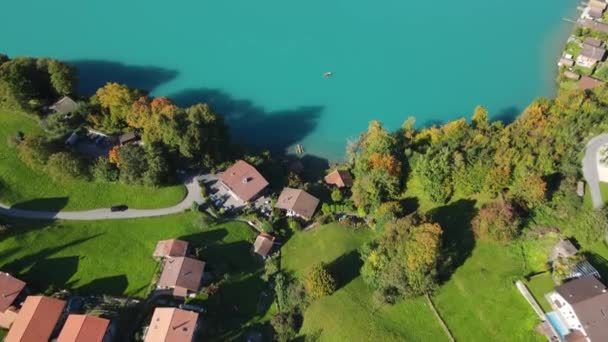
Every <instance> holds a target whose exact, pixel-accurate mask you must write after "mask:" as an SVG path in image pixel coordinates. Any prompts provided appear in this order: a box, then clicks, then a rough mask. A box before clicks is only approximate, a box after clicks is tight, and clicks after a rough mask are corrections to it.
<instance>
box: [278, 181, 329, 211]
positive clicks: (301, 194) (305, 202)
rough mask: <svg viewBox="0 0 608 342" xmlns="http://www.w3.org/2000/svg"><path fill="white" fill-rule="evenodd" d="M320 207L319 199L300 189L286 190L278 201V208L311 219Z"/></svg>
mask: <svg viewBox="0 0 608 342" xmlns="http://www.w3.org/2000/svg"><path fill="white" fill-rule="evenodd" d="M317 205H319V199H318V198H316V197H314V196H313V195H311V194H309V193H308V192H306V191H304V190H300V189H293V188H285V189H283V191H282V192H281V195H280V196H279V199H278V200H277V205H276V206H277V208H279V209H284V210H290V211H293V212H295V213H296V214H298V215H300V216H302V217H305V218H311V217H312V215H314V213H315V210H316V209H317Z"/></svg>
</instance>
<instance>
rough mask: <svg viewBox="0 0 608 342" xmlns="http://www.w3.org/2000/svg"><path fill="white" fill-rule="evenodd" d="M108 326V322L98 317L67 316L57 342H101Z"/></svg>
mask: <svg viewBox="0 0 608 342" xmlns="http://www.w3.org/2000/svg"><path fill="white" fill-rule="evenodd" d="M109 324H110V321H108V320H107V319H103V318H99V317H94V316H86V315H69V316H68V319H67V320H66V321H65V324H64V325H63V328H62V329H61V332H60V333H59V337H58V338H57V342H101V341H102V340H103V337H104V336H105V334H106V330H107V329H108V325H109Z"/></svg>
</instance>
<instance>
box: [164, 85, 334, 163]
mask: <svg viewBox="0 0 608 342" xmlns="http://www.w3.org/2000/svg"><path fill="white" fill-rule="evenodd" d="M170 98H171V99H173V100H174V101H175V103H177V104H178V105H180V106H190V105H193V104H195V103H200V102H202V103H207V104H209V105H210V106H211V108H212V109H213V111H214V112H216V113H218V114H221V115H223V116H224V118H225V119H226V123H227V124H228V126H229V127H230V130H231V133H232V136H233V140H235V141H236V142H239V143H246V144H247V146H249V147H252V148H253V149H255V150H258V151H259V150H264V149H268V150H271V151H272V152H280V153H284V152H285V150H286V149H287V147H289V146H291V145H293V144H295V143H297V142H298V141H301V140H302V139H304V138H305V137H306V136H308V134H310V133H311V132H312V131H313V130H314V129H315V128H316V126H317V124H318V121H319V118H320V116H321V112H322V111H323V107H322V106H303V107H299V108H295V109H289V110H279V111H267V110H265V109H264V108H262V107H260V106H257V105H255V104H254V103H253V102H252V101H249V100H241V99H235V98H233V97H232V96H231V95H229V94H227V93H225V92H224V91H222V90H219V89H209V88H201V89H189V90H185V91H182V92H179V93H177V94H173V95H171V96H170Z"/></svg>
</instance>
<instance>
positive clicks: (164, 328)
mask: <svg viewBox="0 0 608 342" xmlns="http://www.w3.org/2000/svg"><path fill="white" fill-rule="evenodd" d="M197 321H198V314H197V313H195V312H192V311H186V310H181V309H176V308H156V309H155V310H154V314H153V315H152V321H150V326H149V327H148V330H147V332H146V337H145V338H144V342H192V339H193V337H194V333H195V332H196V328H197Z"/></svg>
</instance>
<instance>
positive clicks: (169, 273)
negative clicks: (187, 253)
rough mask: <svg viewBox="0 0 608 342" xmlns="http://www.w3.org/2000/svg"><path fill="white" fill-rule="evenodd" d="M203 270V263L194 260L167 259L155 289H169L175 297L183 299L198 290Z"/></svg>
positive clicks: (184, 258) (183, 258) (182, 258)
mask: <svg viewBox="0 0 608 342" xmlns="http://www.w3.org/2000/svg"><path fill="white" fill-rule="evenodd" d="M204 270H205V262H203V261H200V260H197V259H194V258H187V257H177V258H167V259H165V261H164V262H163V271H162V273H161V275H160V279H159V281H158V284H157V288H158V289H171V290H173V295H174V296H175V297H182V298H185V297H187V296H188V294H190V293H192V292H197V291H198V290H199V288H200V286H201V281H202V278H203V272H204Z"/></svg>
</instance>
